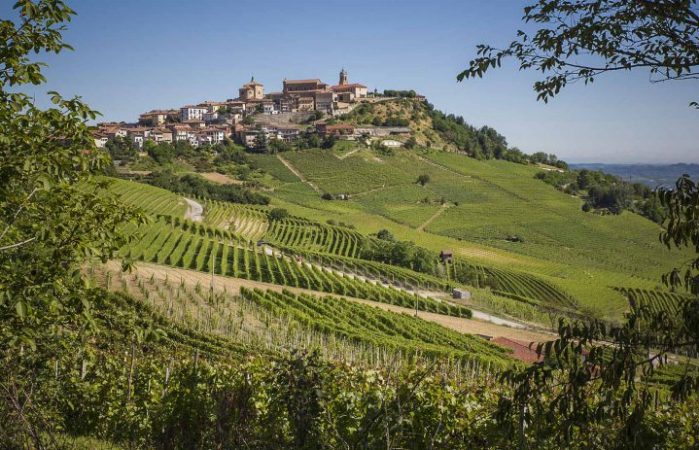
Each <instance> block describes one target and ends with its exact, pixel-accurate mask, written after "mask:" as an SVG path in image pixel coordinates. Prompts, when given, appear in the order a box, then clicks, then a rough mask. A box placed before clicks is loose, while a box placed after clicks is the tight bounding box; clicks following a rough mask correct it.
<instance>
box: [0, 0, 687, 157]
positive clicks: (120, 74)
mask: <svg viewBox="0 0 699 450" xmlns="http://www.w3.org/2000/svg"><path fill="white" fill-rule="evenodd" d="M69 4H70V5H71V6H72V7H73V8H74V9H75V10H76V12H77V13H78V16H77V17H75V18H74V20H73V22H72V23H71V24H70V25H69V27H68V30H67V32H66V33H65V38H66V41H67V42H68V43H69V44H71V45H72V46H73V47H74V48H75V51H73V52H65V53H62V54H61V55H59V56H58V57H56V56H53V55H48V56H46V57H43V56H42V57H41V59H42V60H44V61H46V62H47V63H48V64H49V67H48V69H47V70H46V75H47V78H48V80H49V82H48V84H47V85H45V86H39V87H38V88H36V89H33V90H32V93H35V94H36V95H37V101H38V103H40V104H46V103H47V102H46V99H45V97H44V96H43V94H44V93H45V92H46V91H48V90H51V89H53V90H57V91H59V92H61V93H62V94H64V95H66V96H69V95H75V94H79V95H82V97H83V98H84V99H85V101H86V102H87V103H88V104H90V105H91V106H92V107H93V108H95V109H97V110H98V111H100V112H102V114H103V117H102V119H103V120H105V121H107V120H117V121H118V120H124V121H135V120H136V119H137V118H138V114H139V113H141V112H144V111H147V110H150V109H156V108H167V107H178V106H181V105H184V104H188V103H194V102H199V101H203V100H209V99H215V100H223V99H226V98H232V97H235V96H236V95H237V89H238V87H239V86H240V85H241V84H243V83H244V82H246V81H248V80H249V79H250V77H251V76H252V75H254V76H255V78H256V79H257V80H259V81H261V82H262V83H264V84H265V91H266V92H271V91H276V90H280V89H281V83H282V80H283V78H285V77H286V78H321V79H322V80H323V81H325V82H328V83H333V84H334V83H335V82H336V79H337V73H338V72H339V70H340V69H341V68H343V67H344V68H345V69H347V71H348V72H349V78H350V81H351V82H361V83H364V84H366V85H367V86H368V87H369V89H370V90H373V89H374V88H376V89H378V90H379V91H382V90H383V89H415V90H416V91H418V92H419V93H421V94H424V95H426V96H427V98H428V100H429V101H430V102H431V103H433V104H434V105H435V107H436V108H438V109H441V110H443V111H445V112H447V113H453V114H456V115H462V116H463V117H464V118H465V119H466V121H467V122H468V123H470V124H472V125H474V126H479V127H480V126H482V125H489V126H491V127H493V128H495V129H496V130H498V131H499V132H500V133H501V134H503V135H504V136H506V137H507V139H508V142H509V144H510V145H512V146H517V147H519V148H520V149H521V150H523V151H525V152H527V153H532V152H536V151H544V152H547V153H555V154H557V155H558V156H559V157H560V158H562V159H564V160H566V161H568V162H572V163H594V162H602V163H666V164H670V163H676V162H688V163H699V151H697V150H699V144H697V143H698V142H699V126H697V122H698V121H699V111H697V110H694V109H691V108H690V107H689V106H688V104H689V102H690V101H692V100H699V98H697V97H696V96H695V94H696V92H697V90H696V86H697V85H696V84H694V83H692V82H688V81H687V82H684V83H681V82H675V83H658V84H651V83H649V81H648V75H647V73H644V72H637V73H634V72H632V73H628V72H627V73H623V74H622V73H618V74H613V75H611V76H609V77H602V78H600V79H598V80H596V81H595V83H594V86H587V87H585V86H583V85H582V84H580V85H573V86H569V87H568V88H566V89H565V90H564V91H563V92H562V93H561V95H560V96H559V97H558V98H555V99H553V100H552V101H551V102H550V103H549V104H548V105H547V104H544V103H541V102H537V101H536V95H535V93H534V91H533V90H532V88H531V85H532V82H533V81H534V80H535V79H537V75H539V74H537V73H531V72H519V71H518V70H517V68H516V67H513V66H511V65H509V66H507V67H504V68H503V69H501V70H499V71H496V72H494V73H492V74H491V75H489V76H488V77H486V79H483V80H472V81H466V82H464V83H457V82H456V75H457V73H458V72H459V71H460V70H461V69H463V68H464V67H465V66H466V65H467V63H468V61H469V59H471V58H472V57H474V56H475V46H476V44H478V43H491V44H496V45H497V44H499V45H503V46H504V45H506V44H507V43H508V42H509V41H510V40H511V39H512V38H513V37H514V35H515V32H516V30H517V29H520V28H523V27H524V25H523V24H522V22H521V20H520V19H521V15H522V5H524V4H525V2H521V3H520V2H486V1H471V2H456V1H441V2H439V1H438V2H430V3H427V2H414V1H407V2H394V1H384V2H365V1H359V2H353V3H352V4H351V5H347V4H328V3H321V2H315V1H305V2H296V3H293V4H292V3H288V2H287V3H282V2H279V3H277V2H265V3H259V4H258V3H252V2H247V1H241V2H236V3H235V4H233V3H227V2H219V1H201V2H198V3H196V4H192V3H189V2H180V1H173V2H169V1H163V0H159V1H150V2H135V1H133V0H125V1H121V2H89V1H86V0H79V1H71V2H70V3H69ZM3 8H4V11H5V12H6V11H7V9H8V5H5V6H4V7H3Z"/></svg>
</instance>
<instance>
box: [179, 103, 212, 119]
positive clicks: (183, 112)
mask: <svg viewBox="0 0 699 450" xmlns="http://www.w3.org/2000/svg"><path fill="white" fill-rule="evenodd" d="M208 111H209V108H207V107H206V106H194V105H187V106H183V107H182V108H180V121H181V122H187V121H188V120H203V119H204V114H206V113H207V112H208Z"/></svg>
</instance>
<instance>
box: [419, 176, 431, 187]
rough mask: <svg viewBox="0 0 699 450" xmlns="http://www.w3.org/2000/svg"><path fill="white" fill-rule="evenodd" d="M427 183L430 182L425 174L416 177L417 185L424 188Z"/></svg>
mask: <svg viewBox="0 0 699 450" xmlns="http://www.w3.org/2000/svg"><path fill="white" fill-rule="evenodd" d="M429 182H430V176H429V175H427V174H422V175H420V176H419V177H417V183H418V184H420V185H421V186H424V185H426V184H427V183H429Z"/></svg>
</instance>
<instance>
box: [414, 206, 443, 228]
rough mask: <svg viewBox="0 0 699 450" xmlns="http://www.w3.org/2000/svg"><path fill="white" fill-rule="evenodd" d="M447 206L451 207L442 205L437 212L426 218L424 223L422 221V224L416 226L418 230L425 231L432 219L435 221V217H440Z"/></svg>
mask: <svg viewBox="0 0 699 450" xmlns="http://www.w3.org/2000/svg"><path fill="white" fill-rule="evenodd" d="M447 208H449V205H442V206H441V207H440V208H439V209H438V210H437V212H436V213H434V214H432V216H431V217H430V218H429V219H427V220H425V221H424V222H423V223H421V224H420V226H419V227H417V228H416V230H417V231H425V228H427V226H428V225H429V224H431V223H432V221H433V220H434V219H436V218H437V217H439V216H440V215H441V214H442V213H443V212H444V211H446V210H447Z"/></svg>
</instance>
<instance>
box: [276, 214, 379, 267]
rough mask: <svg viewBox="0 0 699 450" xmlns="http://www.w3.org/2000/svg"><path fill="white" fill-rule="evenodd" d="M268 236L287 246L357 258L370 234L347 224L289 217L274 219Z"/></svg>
mask: <svg viewBox="0 0 699 450" xmlns="http://www.w3.org/2000/svg"><path fill="white" fill-rule="evenodd" d="M265 239H267V240H269V241H270V242H273V243H276V244H279V245H282V246H285V247H292V248H300V249H303V250H308V251H312V252H321V253H329V254H333V255H338V256H346V257H350V258H356V257H358V256H359V254H360V253H361V246H362V241H364V240H366V239H367V238H366V237H364V236H363V235H362V234H361V233H358V232H356V231H353V230H350V229H347V228H343V227H336V226H331V225H322V224H319V223H316V222H311V221H308V220H305V219H299V218H289V219H284V220H276V221H273V222H271V224H270V227H269V231H268V232H267V234H266V235H265Z"/></svg>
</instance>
